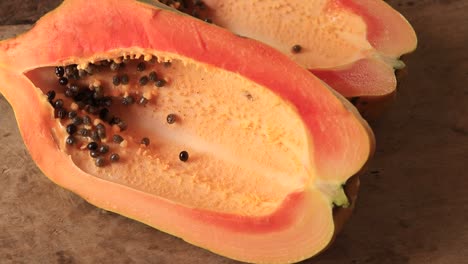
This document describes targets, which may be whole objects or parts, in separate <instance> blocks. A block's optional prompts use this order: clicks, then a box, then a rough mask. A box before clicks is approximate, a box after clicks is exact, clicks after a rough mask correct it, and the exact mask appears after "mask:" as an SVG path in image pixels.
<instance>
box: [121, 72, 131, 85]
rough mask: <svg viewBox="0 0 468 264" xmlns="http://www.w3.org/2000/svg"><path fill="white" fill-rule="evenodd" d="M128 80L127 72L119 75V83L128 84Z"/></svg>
mask: <svg viewBox="0 0 468 264" xmlns="http://www.w3.org/2000/svg"><path fill="white" fill-rule="evenodd" d="M129 81H130V80H129V78H128V75H127V74H124V75H122V77H120V83H121V84H128V83H129Z"/></svg>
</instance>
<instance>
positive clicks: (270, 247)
mask: <svg viewBox="0 0 468 264" xmlns="http://www.w3.org/2000/svg"><path fill="white" fill-rule="evenodd" d="M128 10H132V11H133V12H126V11H128ZM0 81H1V82H0V83H1V86H0V91H1V93H2V94H3V95H4V96H5V97H6V98H7V100H8V101H9V102H10V104H11V105H12V107H13V109H14V112H15V115H16V118H17V121H18V125H19V129H20V131H21V134H22V137H23V139H24V142H25V144H26V146H27V148H28V149H29V151H30V154H31V156H32V158H33V160H34V161H35V162H36V163H37V165H38V166H39V168H40V169H41V170H42V171H43V172H44V174H45V175H47V176H48V177H49V178H50V179H51V180H52V181H54V182H55V183H57V184H58V185H60V186H63V187H64V188H67V189H69V190H71V191H73V192H75V193H77V194H78V195H80V196H82V197H83V198H84V199H86V200H87V201H89V202H90V203H92V204H94V205H96V206H99V207H101V208H104V209H106V210H110V211H114V212H117V213H119V214H122V215H125V216H127V217H130V218H133V219H136V220H138V221H141V222H143V223H146V224H148V225H150V226H153V227H155V228H158V229H160V230H162V231H164V232H167V233H170V234H173V235H175V236H178V237H181V238H183V239H184V240H186V241H188V242H190V243H193V244H195V245H198V246H200V247H203V248H206V249H209V250H211V251H213V252H216V253H218V254H221V255H224V256H226V257H229V258H233V259H237V260H242V261H247V262H258V263H260V262H261V263H285V262H295V261H300V260H302V259H305V258H308V257H311V256H313V255H315V254H317V253H318V252H320V251H321V250H323V249H324V248H325V247H326V246H327V245H328V244H329V243H330V242H331V240H332V239H333V237H334V235H335V233H336V231H337V230H338V229H339V228H340V227H341V225H342V224H343V222H344V220H345V219H346V214H347V213H349V211H347V209H342V211H340V210H338V211H337V213H335V214H334V211H336V210H334V209H333V208H334V207H335V206H336V207H346V206H348V205H349V204H350V202H351V203H352V201H353V200H354V198H355V195H356V194H355V192H356V191H357V183H358V181H357V180H354V181H353V182H351V183H350V182H349V181H348V180H349V179H350V177H351V176H353V175H355V174H356V173H357V172H358V171H359V170H360V169H361V168H362V166H363V165H364V163H365V162H366V161H367V159H368V158H369V156H370V155H371V153H372V151H373V145H374V139H373V135H372V132H371V131H370V129H369V128H368V126H367V124H366V122H365V121H363V119H362V118H361V117H360V116H359V114H358V113H357V112H356V110H355V108H354V107H353V106H352V105H351V104H349V103H348V102H347V101H346V100H345V99H343V98H342V97H341V96H340V95H338V94H336V93H335V92H333V91H332V90H330V89H328V88H327V87H326V86H325V85H324V84H323V83H322V82H321V81H320V80H319V79H317V78H316V77H315V76H313V75H312V74H310V72H308V71H307V70H305V69H303V68H302V67H300V66H299V65H297V64H296V63H295V62H293V61H291V60H289V59H288V58H287V57H286V56H284V55H283V54H281V53H279V52H278V51H276V50H274V49H272V48H270V47H268V46H266V45H264V44H262V43H260V42H257V41H254V40H249V39H245V38H241V37H239V36H237V35H234V34H232V33H231V32H229V31H227V30H224V29H222V28H219V27H216V26H213V25H210V24H208V23H204V22H202V21H200V20H197V19H194V18H192V17H189V16H186V15H182V14H179V13H176V12H173V11H168V10H164V9H161V8H158V7H154V6H151V5H148V4H145V3H141V2H137V1H130V0H128V1H122V0H100V1H81V0H68V1H65V2H64V3H63V4H62V5H61V6H60V7H59V8H57V9H56V10H54V11H52V12H51V13H49V14H48V15H46V16H45V17H44V18H42V19H41V20H40V21H38V22H37V24H36V25H34V27H33V28H32V29H31V30H30V31H29V32H27V33H25V34H23V35H21V36H19V37H17V38H13V39H10V40H6V41H2V42H0ZM347 181H348V182H347ZM346 183H347V186H349V185H351V186H350V190H351V192H348V193H347V194H345V192H344V191H343V185H345V184H346ZM351 207H352V204H351ZM340 212H344V213H340Z"/></svg>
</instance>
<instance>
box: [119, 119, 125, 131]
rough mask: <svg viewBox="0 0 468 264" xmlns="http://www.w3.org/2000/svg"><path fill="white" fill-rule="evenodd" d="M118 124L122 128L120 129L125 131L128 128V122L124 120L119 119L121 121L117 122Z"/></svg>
mask: <svg viewBox="0 0 468 264" xmlns="http://www.w3.org/2000/svg"><path fill="white" fill-rule="evenodd" d="M117 126H118V127H119V128H120V131H124V130H126V129H127V123H125V122H124V121H119V123H117Z"/></svg>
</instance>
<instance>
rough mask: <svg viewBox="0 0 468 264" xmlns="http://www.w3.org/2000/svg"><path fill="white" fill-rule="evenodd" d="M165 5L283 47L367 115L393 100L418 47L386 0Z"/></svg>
mask: <svg viewBox="0 0 468 264" xmlns="http://www.w3.org/2000/svg"><path fill="white" fill-rule="evenodd" d="M162 2H164V3H167V2H169V3H167V4H169V5H171V6H173V7H176V8H179V9H181V10H183V11H185V12H187V13H189V14H192V15H194V16H197V17H199V18H202V19H205V20H207V21H210V22H212V23H215V24H217V25H219V26H222V27H225V28H227V29H229V30H231V31H233V32H235V33H237V34H240V35H243V36H247V37H251V38H254V39H257V40H260V41H262V42H264V43H267V44H269V45H271V46H273V47H275V48H277V49H278V50H280V51H282V52H283V53H285V54H287V55H288V56H289V57H290V58H291V59H293V60H295V61H296V62H298V63H299V64H301V65H302V66H304V67H306V68H307V69H309V70H310V71H311V72H313V73H314V74H315V75H316V76H318V77H319V78H320V79H322V80H323V81H325V82H326V83H327V84H329V85H330V86H331V87H332V88H333V89H335V90H336V91H338V92H339V93H341V94H342V95H344V96H345V97H347V98H355V97H362V98H361V102H365V103H364V104H365V106H364V107H363V110H365V111H364V114H366V115H376V113H371V112H369V111H370V110H372V111H377V112H379V111H380V110H381V109H380V108H379V107H378V106H381V103H382V99H383V98H381V97H388V98H392V97H393V93H394V91H395V88H396V82H397V81H396V78H395V75H394V70H395V69H400V68H402V67H404V66H405V64H404V63H403V62H402V61H400V60H399V59H398V58H399V57H400V56H401V55H403V54H405V53H408V52H411V51H413V50H414V49H415V48H416V43H417V40H416V34H415V32H414V30H413V28H412V27H411V25H410V24H409V23H408V21H406V20H405V18H404V17H403V16H401V15H400V14H399V13H398V12H397V11H396V10H394V9H392V8H391V7H390V6H389V5H388V4H387V3H385V2H384V1H382V0H310V1H301V0H291V1H273V0H269V1H250V0H235V1H225V0H203V1H185V2H187V3H186V5H185V6H184V5H181V4H180V3H178V2H177V1H162ZM374 100H375V102H374ZM373 102H374V103H375V104H374V105H375V106H377V108H375V109H372V108H371V109H370V110H369V104H370V103H373ZM357 106H358V109H361V107H362V106H363V105H361V104H359V105H357Z"/></svg>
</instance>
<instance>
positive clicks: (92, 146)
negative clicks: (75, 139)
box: [86, 142, 99, 150]
mask: <svg viewBox="0 0 468 264" xmlns="http://www.w3.org/2000/svg"><path fill="white" fill-rule="evenodd" d="M86 147H87V148H88V149H89V150H96V149H97V148H98V147H99V146H98V143H96V142H90V143H88V145H87V146H86Z"/></svg>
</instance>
